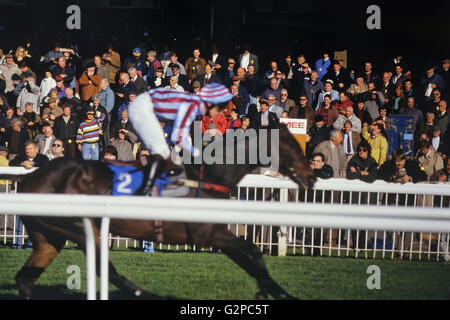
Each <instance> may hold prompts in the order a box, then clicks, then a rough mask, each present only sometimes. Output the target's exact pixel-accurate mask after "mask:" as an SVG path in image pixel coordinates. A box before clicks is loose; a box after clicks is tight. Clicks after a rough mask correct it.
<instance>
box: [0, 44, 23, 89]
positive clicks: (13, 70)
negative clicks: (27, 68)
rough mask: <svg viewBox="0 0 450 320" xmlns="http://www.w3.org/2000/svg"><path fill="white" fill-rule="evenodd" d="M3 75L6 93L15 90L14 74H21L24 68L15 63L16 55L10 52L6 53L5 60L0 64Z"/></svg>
mask: <svg viewBox="0 0 450 320" xmlns="http://www.w3.org/2000/svg"><path fill="white" fill-rule="evenodd" d="M0 71H1V75H2V76H3V78H4V80H5V94H8V93H9V92H12V91H13V90H14V85H13V80H12V75H13V74H17V75H21V74H22V70H20V69H19V67H18V66H17V64H15V63H14V56H13V55H12V54H10V53H8V54H6V55H5V60H4V62H3V63H2V64H1V65H0Z"/></svg>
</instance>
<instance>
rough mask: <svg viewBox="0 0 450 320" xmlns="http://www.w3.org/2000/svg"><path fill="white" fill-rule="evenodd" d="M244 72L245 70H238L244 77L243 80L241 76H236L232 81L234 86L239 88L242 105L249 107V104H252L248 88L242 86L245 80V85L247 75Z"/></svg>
mask: <svg viewBox="0 0 450 320" xmlns="http://www.w3.org/2000/svg"><path fill="white" fill-rule="evenodd" d="M243 72H244V68H238V74H241V75H242V78H241V77H240V76H234V77H233V79H231V80H232V82H233V85H235V86H236V87H237V88H238V93H239V96H240V97H241V98H242V103H243V104H244V106H245V107H247V106H248V104H249V103H250V95H249V93H248V90H247V87H246V86H245V84H244V85H242V80H241V79H244V83H245V81H246V80H245V73H243Z"/></svg>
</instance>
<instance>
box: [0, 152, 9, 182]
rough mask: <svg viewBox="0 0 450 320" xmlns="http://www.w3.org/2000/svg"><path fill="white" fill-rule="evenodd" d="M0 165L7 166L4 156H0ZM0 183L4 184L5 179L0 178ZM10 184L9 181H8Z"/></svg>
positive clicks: (7, 162)
mask: <svg viewBox="0 0 450 320" xmlns="http://www.w3.org/2000/svg"><path fill="white" fill-rule="evenodd" d="M0 167H9V161H8V159H6V158H5V157H2V156H0ZM0 184H1V185H5V184H6V180H0ZM9 184H11V181H10V182H9Z"/></svg>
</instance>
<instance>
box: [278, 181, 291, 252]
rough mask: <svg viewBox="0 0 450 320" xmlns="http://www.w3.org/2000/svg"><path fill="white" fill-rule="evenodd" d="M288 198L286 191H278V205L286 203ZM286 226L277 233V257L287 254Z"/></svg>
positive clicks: (287, 191) (281, 227)
mask: <svg viewBox="0 0 450 320" xmlns="http://www.w3.org/2000/svg"><path fill="white" fill-rule="evenodd" d="M288 197H289V190H288V189H285V188H283V189H280V203H287V202H288V200H289V199H288ZM286 241H287V226H280V230H279V231H278V256H282V257H284V256H286V252H287V244H286Z"/></svg>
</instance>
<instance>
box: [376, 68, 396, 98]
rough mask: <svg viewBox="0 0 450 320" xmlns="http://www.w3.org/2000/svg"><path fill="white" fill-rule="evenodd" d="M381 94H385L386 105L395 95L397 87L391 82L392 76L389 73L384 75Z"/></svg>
mask: <svg viewBox="0 0 450 320" xmlns="http://www.w3.org/2000/svg"><path fill="white" fill-rule="evenodd" d="M380 91H381V93H382V94H383V97H384V99H385V100H386V103H389V101H390V99H391V98H392V97H393V96H394V95H395V85H394V84H393V83H392V82H391V75H390V74H389V72H385V73H383V82H382V83H381V90H380Z"/></svg>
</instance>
